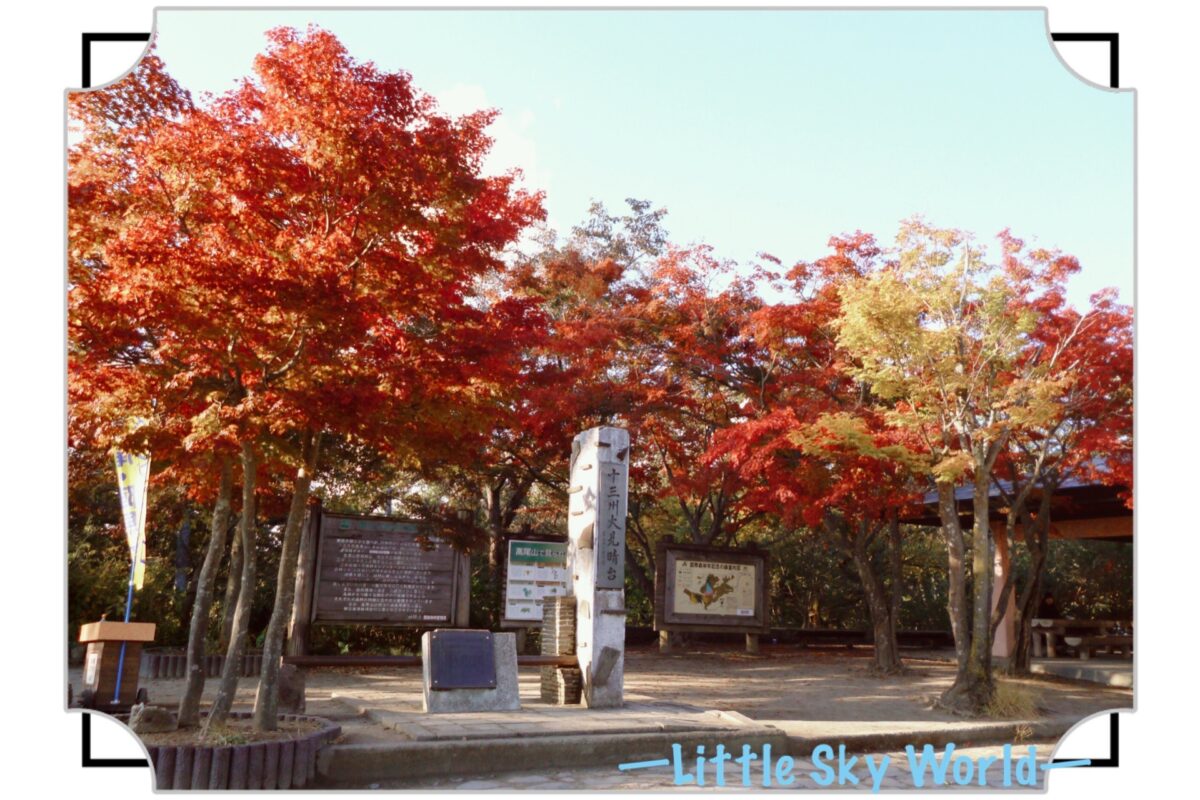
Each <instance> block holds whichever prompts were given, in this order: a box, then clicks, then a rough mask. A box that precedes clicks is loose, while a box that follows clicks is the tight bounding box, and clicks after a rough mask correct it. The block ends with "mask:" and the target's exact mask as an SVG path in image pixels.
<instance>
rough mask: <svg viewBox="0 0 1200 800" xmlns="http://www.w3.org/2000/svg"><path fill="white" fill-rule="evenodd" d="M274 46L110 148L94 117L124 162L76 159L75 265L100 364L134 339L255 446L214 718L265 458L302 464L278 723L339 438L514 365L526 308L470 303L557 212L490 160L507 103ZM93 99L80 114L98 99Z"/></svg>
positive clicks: (297, 474) (76, 333)
mask: <svg viewBox="0 0 1200 800" xmlns="http://www.w3.org/2000/svg"><path fill="white" fill-rule="evenodd" d="M268 41H269V46H268V48H267V50H266V51H265V52H264V53H263V54H262V55H260V56H258V57H257V58H256V60H255V64H254V74H253V76H252V77H250V78H248V79H247V80H245V81H243V82H242V83H241V84H240V85H239V86H238V87H237V88H236V89H235V90H233V91H231V92H229V93H227V94H225V95H222V96H220V97H217V98H214V99H212V100H211V101H210V102H208V103H206V104H204V105H203V106H201V107H180V108H172V109H171V110H172V111H173V112H174V113H173V114H172V116H171V118H170V119H166V120H164V121H162V122H161V124H151V125H148V126H145V127H144V128H142V129H140V130H139V131H138V134H137V136H136V137H126V138H125V139H124V140H122V141H119V142H116V143H114V144H112V145H109V144H108V143H107V142H102V141H99V138H98V137H100V136H101V135H103V134H105V133H106V129H104V128H102V127H101V126H98V125H96V124H94V123H93V122H92V118H91V117H90V116H88V115H86V114H82V113H77V114H76V118H77V119H78V120H79V123H80V125H81V126H82V128H83V137H82V144H81V145H80V147H79V151H80V152H81V153H87V155H88V156H90V157H91V161H93V162H94V161H101V159H100V158H99V156H93V155H92V153H91V150H92V148H95V149H96V150H100V151H103V152H104V153H105V154H108V153H111V157H110V158H109V159H108V160H106V161H103V162H102V163H103V166H104V167H105V168H106V169H108V170H109V172H107V173H105V174H103V175H102V176H94V175H93V170H92V168H91V164H90V163H89V164H88V167H89V168H88V169H86V170H85V169H83V168H82V166H81V167H80V168H75V169H72V171H71V175H70V179H71V184H72V185H71V190H72V192H73V195H72V209H73V213H74V214H75V218H76V220H78V224H77V225H74V224H73V226H72V242H73V243H75V242H78V243H79V246H81V247H82V246H83V245H84V244H85V243H86V244H87V246H88V247H89V254H88V256H87V258H86V259H84V258H81V259H80V260H79V262H80V264H81V268H80V269H79V270H78V272H77V273H76V274H74V275H73V283H74V285H73V287H72V292H71V300H70V302H71V317H72V340H73V343H74V344H75V346H76V347H77V348H78V350H79V352H80V353H86V354H87V357H88V358H89V359H91V360H93V361H106V360H109V359H111V358H112V354H113V353H114V351H115V348H114V342H116V341H123V342H124V343H125V346H126V347H127V348H129V349H132V350H135V351H137V352H138V353H139V361H138V362H137V364H136V365H131V369H134V370H135V371H141V372H150V373H154V374H157V375H160V376H162V382H163V383H164V384H170V385H171V386H172V387H178V388H177V389H176V391H178V392H179V393H180V395H181V396H183V397H186V398H188V400H189V401H190V402H191V403H192V404H193V407H194V406H195V404H196V403H197V402H199V404H200V408H199V409H198V410H197V411H196V412H195V413H193V414H191V415H190V417H189V419H190V420H191V424H192V426H193V427H194V428H195V429H196V431H195V432H196V434H197V435H200V436H208V437H210V438H211V437H212V436H214V435H215V434H216V433H217V432H225V433H226V434H228V436H229V438H231V439H232V440H235V441H236V442H237V443H238V447H239V449H240V457H241V461H242V474H243V492H244V494H245V499H244V501H243V506H242V507H243V517H244V522H243V525H242V526H241V528H242V530H241V537H242V552H243V558H244V566H243V579H242V583H243V591H242V593H241V595H240V596H239V600H238V607H237V611H236V612H235V616H234V631H233V636H232V640H231V644H230V651H229V653H228V654H227V655H228V658H227V660H226V667H225V673H224V675H223V680H222V685H221V689H220V691H219V693H218V697H217V701H216V705H215V707H214V709H213V712H212V713H211V714H210V717H209V719H210V722H213V721H215V722H219V721H220V720H221V718H222V717H223V716H224V714H226V713H228V709H229V704H230V702H231V701H232V688H233V687H234V686H235V685H236V669H237V667H236V663H235V662H236V661H238V660H240V658H239V657H240V653H241V652H242V649H243V648H244V643H245V638H246V637H245V630H246V622H247V617H248V609H249V602H250V598H251V597H252V594H251V593H250V592H248V591H245V588H244V587H245V586H246V585H251V584H252V581H253V576H254V571H253V569H254V568H253V550H254V547H253V532H254V527H255V526H254V525H253V516H252V515H253V505H254V503H253V498H254V486H253V483H254V482H253V476H255V475H256V474H257V472H258V466H259V464H260V463H261V462H262V461H263V460H264V458H269V459H271V460H274V461H275V462H278V463H290V464H291V467H290V468H291V470H292V471H293V479H292V489H291V495H292V499H291V504H290V510H289V512H288V515H287V523H286V526H285V529H284V534H283V544H282V556H281V560H280V574H279V575H278V577H277V582H276V591H277V594H276V602H275V608H274V612H273V613H272V618H271V623H270V625H269V627H268V630H267V634H266V639H265V642H264V665H265V666H264V674H263V677H262V679H261V680H260V691H259V693H258V700H257V702H256V713H255V720H256V725H257V726H258V727H259V728H262V729H270V728H272V727H273V726H274V724H275V718H276V716H275V710H274V709H275V703H276V700H277V687H276V684H275V679H276V676H277V674H278V666H279V656H280V654H281V652H280V651H281V644H282V639H283V635H284V632H285V627H286V624H287V621H288V616H289V614H290V611H291V602H290V601H291V592H292V589H293V577H292V576H293V574H294V569H295V559H296V552H297V548H298V531H299V527H300V522H301V520H302V517H303V513H304V510H305V507H306V501H307V495H308V492H309V489H310V486H311V481H312V478H313V475H314V473H315V472H316V470H317V469H318V464H319V461H318V459H319V452H320V442H321V438H322V436H323V435H326V434H327V433H334V434H339V435H346V436H352V437H359V438H361V439H364V440H367V441H373V442H382V443H384V445H385V446H386V447H389V448H393V449H395V448H397V447H399V446H402V444H401V443H403V442H405V441H406V440H407V439H412V438H413V434H414V432H417V431H418V429H421V428H422V426H426V425H429V424H432V423H433V421H434V420H436V418H437V416H438V414H439V408H446V407H453V406H454V403H455V400H456V399H457V398H458V397H459V396H460V395H461V396H464V397H466V398H468V399H469V398H470V396H471V395H472V394H474V393H481V392H486V391H487V390H488V385H489V382H490V381H503V380H504V378H505V376H506V370H507V368H508V364H509V363H510V360H509V358H508V353H507V352H506V349H505V343H506V342H512V341H514V339H515V340H517V341H519V339H520V337H519V335H514V331H519V330H520V329H521V328H522V327H523V326H525V325H526V324H527V322H528V321H529V319H530V315H531V314H532V313H534V312H533V308H532V304H529V303H525V302H522V301H521V300H520V299H519V298H508V299H503V300H500V301H498V302H496V303H494V304H491V305H486V304H481V303H478V302H474V299H475V286H476V282H477V281H478V280H479V279H480V278H481V277H483V276H485V275H486V274H487V273H489V272H491V271H494V270H496V269H498V268H499V267H500V266H501V262H500V259H499V255H500V252H501V251H502V250H503V248H504V247H506V246H507V245H508V244H509V243H511V242H513V241H514V240H515V239H516V237H517V236H518V234H519V233H520V231H521V230H522V229H523V228H524V227H525V226H526V225H528V224H529V223H530V222H531V221H532V220H534V219H536V218H538V217H539V216H540V214H541V213H542V212H541V206H540V199H539V197H537V196H532V195H528V194H526V193H524V192H523V191H521V190H519V189H518V188H517V186H516V180H517V176H516V175H514V174H507V175H502V176H498V177H486V176H484V175H482V174H481V173H480V164H481V159H482V156H483V155H484V153H486V151H487V149H488V147H489V146H490V139H489V138H488V137H487V135H486V133H485V129H486V128H487V126H488V125H489V123H490V122H491V121H492V119H494V116H495V113H494V112H491V111H480V112H477V113H474V114H468V115H466V116H463V117H460V118H450V117H447V116H445V115H442V114H441V113H439V111H438V109H437V105H436V103H435V101H434V100H433V99H432V98H430V97H429V96H427V95H424V94H422V93H421V92H420V91H419V90H417V89H416V88H415V87H414V86H413V83H412V79H411V77H410V76H409V75H407V74H406V73H402V72H385V71H382V70H380V69H378V68H377V67H375V66H374V65H371V64H361V63H357V62H355V61H354V60H353V59H352V58H351V57H350V56H349V54H347V53H346V51H345V50H344V48H343V47H342V46H341V45H340V43H338V41H337V40H336V39H335V38H334V37H333V36H332V35H331V34H329V33H327V32H324V31H321V30H318V29H310V30H309V31H307V32H305V33H299V32H296V31H294V30H288V29H277V30H274V31H271V32H270V33H269V34H268ZM160 75H161V72H160V71H159V70H157V69H156V70H142V71H140V72H138V73H135V74H134V75H132V76H130V77H129V78H127V79H126V80H127V81H133V82H136V81H138V80H147V79H153V80H158V79H159V77H160ZM78 97H79V99H78V100H76V101H75V102H74V103H73V108H78V107H81V106H87V105H88V104H89V102H90V101H89V100H88V99H87V98H88V97H89V95H80V96H78ZM79 162H80V163H82V162H83V158H82V156H81V157H80V159H79ZM101 177H102V178H103V180H101ZM85 192H86V196H85ZM97 228H101V229H99V230H97ZM113 368H117V367H116V366H113ZM169 411H170V410H168V409H162V413H164V414H166V413H169ZM406 437H407V438H406ZM418 438H419V437H418ZM191 669H196V665H194V664H193V665H192V667H191Z"/></svg>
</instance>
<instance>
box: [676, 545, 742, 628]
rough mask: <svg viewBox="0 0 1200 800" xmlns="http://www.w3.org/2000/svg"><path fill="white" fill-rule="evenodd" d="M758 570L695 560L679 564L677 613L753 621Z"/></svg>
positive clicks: (677, 568)
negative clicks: (756, 572) (756, 571)
mask: <svg viewBox="0 0 1200 800" xmlns="http://www.w3.org/2000/svg"><path fill="white" fill-rule="evenodd" d="M754 583H755V566H754V565H753V564H734V563H731V562H726V561H709V560H698V559H691V558H679V559H676V560H675V598H674V600H675V603H674V607H675V612H676V613H678V614H705V615H708V614H711V615H713V616H721V617H729V616H733V617H753V616H754V606H755V602H756V600H755V591H754V590H755V586H754Z"/></svg>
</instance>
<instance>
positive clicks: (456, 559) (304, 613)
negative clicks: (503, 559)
mask: <svg viewBox="0 0 1200 800" xmlns="http://www.w3.org/2000/svg"><path fill="white" fill-rule="evenodd" d="M470 583H471V582H470V562H469V560H468V557H467V556H466V554H464V553H461V552H459V551H457V550H455V549H454V548H453V547H451V545H450V544H449V543H448V542H446V541H444V540H442V539H440V538H438V537H437V536H433V535H431V534H429V533H428V531H427V530H426V528H425V526H424V525H423V524H422V523H421V522H419V521H415V520H410V519H400V518H396V517H376V516H362V515H357V514H333V513H328V512H324V511H322V510H320V509H315V510H314V511H312V512H311V514H310V518H309V524H308V526H307V528H306V530H305V535H304V541H303V542H302V544H301V563H300V568H299V570H298V572H297V591H296V606H295V609H294V612H293V620H292V634H291V637H290V639H291V640H292V641H291V642H289V648H288V653H289V654H290V655H303V654H305V653H306V652H307V648H308V625H309V624H314V625H320V624H329V625H383V626H396V627H420V628H424V627H428V628H448V627H464V626H465V625H466V624H467V614H468V611H469V604H470Z"/></svg>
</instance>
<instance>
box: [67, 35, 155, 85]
mask: <svg viewBox="0 0 1200 800" xmlns="http://www.w3.org/2000/svg"><path fill="white" fill-rule="evenodd" d="M148 41H150V34H148V33H85V34H83V52H82V56H83V59H82V64H83V82H82V83H81V84H80V85H81V86H82V87H83V88H84V89H88V88H90V87H91V85H92V42H148Z"/></svg>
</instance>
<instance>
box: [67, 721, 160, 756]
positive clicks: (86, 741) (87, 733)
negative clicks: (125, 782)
mask: <svg viewBox="0 0 1200 800" xmlns="http://www.w3.org/2000/svg"><path fill="white" fill-rule="evenodd" d="M81 716H82V718H83V747H82V753H83V766H85V767H148V766H150V762H149V761H148V760H147V759H144V758H92V713H91V712H90V711H85V712H84V713H83V714H82V715H81Z"/></svg>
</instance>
